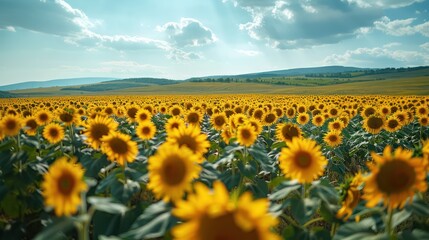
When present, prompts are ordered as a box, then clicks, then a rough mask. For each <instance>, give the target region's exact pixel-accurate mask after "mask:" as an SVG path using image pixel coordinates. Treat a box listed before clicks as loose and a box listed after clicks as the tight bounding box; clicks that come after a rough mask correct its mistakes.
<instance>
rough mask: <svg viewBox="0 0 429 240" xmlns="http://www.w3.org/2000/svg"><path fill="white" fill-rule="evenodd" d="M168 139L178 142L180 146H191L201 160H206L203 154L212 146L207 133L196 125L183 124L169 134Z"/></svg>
mask: <svg viewBox="0 0 429 240" xmlns="http://www.w3.org/2000/svg"><path fill="white" fill-rule="evenodd" d="M167 141H168V142H170V143H172V144H177V145H178V146H179V147H182V146H185V147H187V148H189V149H190V150H191V151H192V152H193V153H195V154H196V155H198V156H200V157H201V161H203V160H204V158H203V155H204V154H205V153H206V152H207V151H208V148H209V147H210V143H209V141H207V135H205V134H204V133H201V130H200V128H199V127H195V126H188V127H185V126H182V127H179V128H178V129H174V130H173V131H172V132H171V134H169V135H168V138H167Z"/></svg>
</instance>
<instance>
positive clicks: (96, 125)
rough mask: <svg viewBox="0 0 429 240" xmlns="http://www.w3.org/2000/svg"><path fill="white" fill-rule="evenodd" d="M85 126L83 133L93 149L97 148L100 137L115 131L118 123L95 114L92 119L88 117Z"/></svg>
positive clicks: (99, 143)
mask: <svg viewBox="0 0 429 240" xmlns="http://www.w3.org/2000/svg"><path fill="white" fill-rule="evenodd" d="M85 127H86V128H85V130H84V135H85V136H86V137H87V139H86V143H87V144H89V145H90V146H91V147H92V148H94V149H99V148H100V145H101V138H102V137H104V136H107V135H109V133H111V132H113V131H116V128H117V127H118V123H116V122H115V121H114V120H113V119H112V118H109V117H103V116H96V117H95V118H94V119H90V120H89V121H88V123H87V124H85Z"/></svg>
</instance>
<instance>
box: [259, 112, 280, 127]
mask: <svg viewBox="0 0 429 240" xmlns="http://www.w3.org/2000/svg"><path fill="white" fill-rule="evenodd" d="M276 121H277V115H276V114H275V113H273V112H267V113H265V114H264V115H263V116H262V124H264V126H271V125H273V124H274V123H275V122H276Z"/></svg>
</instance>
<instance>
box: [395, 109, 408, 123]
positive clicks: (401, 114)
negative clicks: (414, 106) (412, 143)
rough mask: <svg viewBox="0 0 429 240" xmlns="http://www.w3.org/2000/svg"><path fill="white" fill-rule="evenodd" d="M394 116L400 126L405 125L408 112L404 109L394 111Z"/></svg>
mask: <svg viewBox="0 0 429 240" xmlns="http://www.w3.org/2000/svg"><path fill="white" fill-rule="evenodd" d="M394 116H396V117H397V118H398V120H399V123H401V125H402V126H404V125H406V124H407V122H408V114H407V113H406V112H405V111H396V112H395V114H394Z"/></svg>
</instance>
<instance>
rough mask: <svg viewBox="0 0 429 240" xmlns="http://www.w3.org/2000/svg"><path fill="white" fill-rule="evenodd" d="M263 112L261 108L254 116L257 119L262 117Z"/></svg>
mask: <svg viewBox="0 0 429 240" xmlns="http://www.w3.org/2000/svg"><path fill="white" fill-rule="evenodd" d="M262 114H263V112H262V111H261V110H256V111H255V113H254V115H253V117H255V118H256V119H261V117H262Z"/></svg>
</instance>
